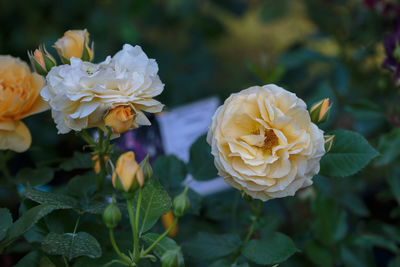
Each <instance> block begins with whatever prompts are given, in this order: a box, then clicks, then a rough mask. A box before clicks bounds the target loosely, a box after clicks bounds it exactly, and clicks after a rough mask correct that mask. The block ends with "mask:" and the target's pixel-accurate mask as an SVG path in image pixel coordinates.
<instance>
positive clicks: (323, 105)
mask: <svg viewBox="0 0 400 267" xmlns="http://www.w3.org/2000/svg"><path fill="white" fill-rule="evenodd" d="M331 107H332V105H329V98H325V99H324V100H321V101H319V102H318V103H316V104H314V105H313V106H312V107H311V109H310V117H311V121H312V122H314V123H316V124H319V123H323V122H326V121H327V120H328V117H329V112H330V110H331Z"/></svg>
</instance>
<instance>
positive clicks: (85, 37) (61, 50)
mask: <svg viewBox="0 0 400 267" xmlns="http://www.w3.org/2000/svg"><path fill="white" fill-rule="evenodd" d="M54 48H55V49H56V50H57V52H58V55H59V56H60V59H61V61H62V62H63V63H64V64H69V60H70V59H71V57H76V58H80V59H82V60H83V61H92V60H93V42H92V47H91V48H89V33H88V31H87V30H86V29H85V30H69V31H66V32H65V33H64V36H63V37H62V38H60V39H58V40H57V42H56V43H55V44H54Z"/></svg>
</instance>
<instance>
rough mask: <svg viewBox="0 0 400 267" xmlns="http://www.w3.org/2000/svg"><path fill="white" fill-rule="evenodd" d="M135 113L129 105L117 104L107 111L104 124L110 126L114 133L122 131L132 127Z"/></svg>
mask: <svg viewBox="0 0 400 267" xmlns="http://www.w3.org/2000/svg"><path fill="white" fill-rule="evenodd" d="M134 119H135V114H134V113H133V110H132V108H131V107H129V106H118V107H116V108H114V109H112V110H110V111H109V112H108V114H107V115H106V117H105V118H104V124H105V125H106V126H110V127H111V128H112V129H113V131H114V133H124V132H126V131H128V130H129V129H131V128H132V126H133V123H134Z"/></svg>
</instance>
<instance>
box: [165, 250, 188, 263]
mask: <svg viewBox="0 0 400 267" xmlns="http://www.w3.org/2000/svg"><path fill="white" fill-rule="evenodd" d="M180 250H181V249H180V248H176V249H173V250H167V251H166V252H165V253H164V254H163V255H162V256H161V266H162V267H180V266H184V265H183V258H182V257H181V256H180Z"/></svg>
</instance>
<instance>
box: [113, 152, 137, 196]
mask: <svg viewBox="0 0 400 267" xmlns="http://www.w3.org/2000/svg"><path fill="white" fill-rule="evenodd" d="M112 184H113V186H114V188H115V189H117V190H119V191H124V192H128V193H131V192H134V191H135V190H136V189H137V188H138V187H139V186H140V187H142V186H143V185H144V179H143V173H142V169H141V168H140V166H139V164H138V163H137V162H136V160H135V154H134V153H133V152H132V151H130V152H126V153H124V154H122V155H121V156H120V157H119V158H118V160H117V163H116V166H115V170H114V173H113V175H112Z"/></svg>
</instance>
